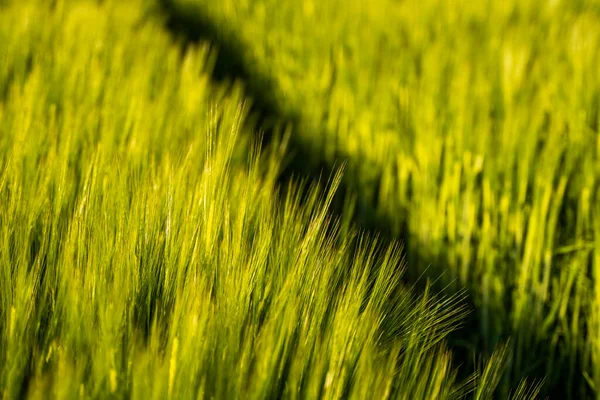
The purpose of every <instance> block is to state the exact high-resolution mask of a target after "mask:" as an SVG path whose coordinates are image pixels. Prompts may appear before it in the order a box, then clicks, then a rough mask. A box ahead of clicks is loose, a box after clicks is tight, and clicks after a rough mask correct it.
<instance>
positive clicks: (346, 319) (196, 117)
mask: <svg viewBox="0 0 600 400" xmlns="http://www.w3.org/2000/svg"><path fill="white" fill-rule="evenodd" d="M156 9H157V8H156V7H155V6H154V4H153V3H151V2H145V1H142V0H139V1H138V0H130V1H120V0H114V1H86V0H81V1H75V0H73V1H68V0H66V1H60V0H59V1H55V2H47V1H43V0H39V1H14V2H12V1H11V2H7V3H6V4H1V5H0V396H1V397H2V398H3V399H13V398H40V399H42V398H43V399H45V398H68V399H71V398H143V399H148V398H156V399H167V398H177V399H179V398H182V399H188V398H189V399H191V398H219V399H232V398H233V399H235V398H243V399H246V398H256V399H265V398H280V397H285V398H332V399H334V398H357V399H358V398H367V397H372V398H399V399H450V398H458V397H462V396H464V395H468V394H471V395H472V397H474V398H477V399H487V398H491V396H492V393H493V392H494V389H495V387H496V386H497V385H498V381H499V378H500V377H501V375H502V371H503V369H504V368H505V367H506V365H507V362H508V360H509V355H510V354H509V353H510V349H509V348H508V347H506V346H501V347H500V348H499V350H498V352H497V353H496V354H495V355H494V356H493V357H492V358H491V359H490V361H489V363H488V364H487V366H486V367H485V368H482V369H481V373H480V375H477V374H473V375H471V376H470V378H468V379H466V380H459V379H457V377H456V365H453V364H452V356H451V354H450V352H448V351H447V350H446V346H445V343H444V340H445V337H446V336H447V334H448V333H449V332H450V331H452V330H453V329H455V328H456V327H457V326H458V324H459V323H460V321H461V318H462V317H463V315H464V313H465V307H464V305H463V303H462V297H464V293H463V294H462V295H459V296H451V297H440V296H433V295H431V294H430V293H428V292H426V293H421V294H419V295H417V294H415V293H414V291H413V290H412V289H411V287H410V286H407V285H405V284H403V283H402V281H401V277H402V272H403V270H404V267H403V266H404V264H403V262H402V259H401V254H400V250H399V247H398V246H397V245H395V244H392V245H390V246H387V245H386V246H384V245H381V244H378V240H377V239H376V238H375V237H372V236H368V235H364V234H362V233H360V232H359V231H358V230H357V229H356V228H355V227H354V226H353V225H351V224H349V223H348V222H347V220H346V219H344V222H343V223H342V222H340V221H338V220H335V219H332V218H331V217H330V215H329V213H328V209H329V204H330V202H331V198H332V196H333V192H332V191H323V190H321V189H320V188H319V185H315V184H312V185H311V184H302V183H298V182H290V183H289V184H288V186H287V187H285V188H282V187H279V186H278V185H277V184H276V178H277V176H278V171H279V168H280V163H281V158H282V154H283V151H284V149H285V140H282V141H280V142H274V143H272V145H271V146H270V147H269V148H268V149H264V151H259V149H258V148H257V146H256V145H255V142H256V141H255V140H254V139H253V137H254V136H253V134H252V132H249V131H248V130H247V128H245V124H244V121H245V119H246V118H247V111H246V110H247V105H246V104H247V102H246V100H245V99H244V94H243V93H242V91H241V90H240V89H239V88H238V87H237V86H235V85H234V86H232V87H229V88H223V87H220V86H218V85H215V84H213V83H211V82H210V68H209V67H208V65H209V64H210V62H209V61H208V60H209V59H210V57H209V56H208V52H207V50H206V47H195V48H188V49H187V50H186V51H185V52H182V51H181V47H180V46H179V45H178V43H176V42H174V41H173V39H172V38H171V37H170V35H169V33H168V32H166V31H165V30H164V29H163V26H162V19H161V18H160V17H159V16H157V15H156ZM288 137H289V136H288ZM285 138H286V136H283V139H285ZM331 180H332V181H333V185H332V187H333V188H334V189H335V187H336V186H337V184H338V183H339V180H340V174H339V173H334V174H332V178H331ZM307 185H308V186H309V188H308V189H306V186H307ZM284 189H285V190H284ZM305 189H306V190H305ZM334 189H333V190H334ZM515 389H516V392H515V398H527V397H533V396H534V395H535V393H536V391H537V387H528V386H527V385H526V384H524V383H522V384H520V385H519V386H517V385H515Z"/></svg>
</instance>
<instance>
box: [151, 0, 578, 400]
mask: <svg viewBox="0 0 600 400" xmlns="http://www.w3.org/2000/svg"><path fill="white" fill-rule="evenodd" d="M159 2H160V4H161V6H162V10H161V11H162V12H163V13H164V18H165V24H166V26H167V29H168V30H169V31H170V32H171V33H172V34H173V35H174V36H175V37H177V38H178V39H180V40H181V42H182V46H183V48H184V51H185V49H186V48H187V47H188V45H190V44H194V43H198V42H207V43H210V45H211V46H212V47H213V48H214V49H215V50H216V58H215V60H214V68H213V70H212V77H213V79H214V80H215V81H217V82H220V83H222V84H229V83H231V82H233V81H241V82H242V83H243V85H244V90H245V93H246V95H247V96H248V97H249V98H250V99H251V101H252V105H251V109H250V116H251V117H250V118H249V119H248V121H247V123H248V124H250V128H251V129H252V130H253V131H258V130H260V132H261V134H262V145H263V147H265V146H268V145H269V144H270V143H272V142H273V141H274V140H276V139H277V138H278V137H279V132H280V131H281V129H280V128H281V127H282V126H283V124H285V125H289V126H291V127H292V128H293V129H294V128H295V127H298V126H299V125H300V122H301V117H300V114H299V113H297V112H293V111H289V110H287V111H284V110H283V109H282V108H281V107H280V105H279V104H277V101H276V99H275V95H274V94H275V93H276V90H277V88H276V85H275V83H274V82H273V81H272V80H271V79H270V78H268V77H267V76H265V74H263V73H261V71H260V70H259V68H258V67H257V66H255V65H252V63H251V62H249V60H246V59H245V56H244V54H245V52H244V41H243V40H242V39H241V38H239V37H238V36H237V35H236V34H235V33H234V32H230V31H227V27H225V26H221V25H217V24H216V23H215V21H213V20H212V19H211V18H209V17H207V16H206V15H204V14H202V13H201V12H198V11H199V10H194V12H193V13H191V12H186V10H181V9H179V8H178V7H176V6H175V5H173V4H172V2H171V1H170V0H159ZM187 11H189V10H187ZM289 140H290V142H289V145H288V147H287V148H288V154H286V163H285V165H284V167H283V169H282V171H281V173H280V175H279V178H278V181H279V184H280V186H281V188H285V187H286V186H287V185H288V184H289V182H290V181H292V180H294V181H297V180H299V179H308V180H309V182H310V181H320V182H323V181H324V179H325V180H326V179H327V177H330V176H332V175H333V174H334V171H335V170H336V169H338V168H339V166H340V165H342V164H343V163H345V162H346V161H347V160H346V157H344V156H343V155H341V156H339V157H338V159H337V160H336V161H335V162H334V163H331V162H326V161H325V160H324V157H322V156H320V155H321V154H322V153H321V152H320V151H319V150H318V149H317V148H316V146H315V145H311V144H310V143H305V142H304V141H302V140H301V139H300V138H299V137H298V136H297V135H294V134H292V135H291V137H290V139H289ZM348 167H349V168H352V165H348ZM358 167H359V166H354V168H358ZM348 172H349V173H348ZM352 176H353V174H352V171H351V170H350V171H348V170H347V173H346V174H344V179H343V180H342V182H341V185H340V187H339V189H338V190H337V192H336V197H335V198H334V201H333V204H332V214H333V216H334V217H341V216H342V213H344V214H343V217H344V219H348V218H350V219H351V220H352V222H353V223H354V224H355V225H357V226H358V227H359V228H361V229H362V230H364V231H366V232H368V233H370V234H371V236H374V235H377V236H378V237H379V238H380V241H381V242H383V243H384V244H385V243H391V242H392V241H399V242H401V243H403V244H404V253H405V260H406V262H407V265H408V270H407V273H406V277H405V279H406V281H407V283H409V284H410V285H411V286H414V287H415V288H416V289H417V290H422V289H424V288H425V284H426V279H423V278H420V276H421V275H422V274H423V269H422V268H416V269H414V266H429V269H428V270H427V272H426V275H427V276H428V277H429V278H430V279H436V278H439V277H440V276H441V275H442V274H443V273H444V271H445V270H447V268H446V267H445V261H444V260H447V259H448V258H447V254H444V253H441V254H439V255H437V256H431V254H430V253H429V252H426V251H425V249H423V245H422V243H419V241H418V240H417V239H415V238H411V236H410V235H409V234H408V232H409V230H408V228H407V227H406V226H404V227H400V228H399V229H398V227H393V226H391V224H390V222H389V219H387V218H385V216H382V215H377V213H376V212H375V207H374V205H375V204H376V201H377V199H376V193H377V192H378V190H377V189H378V188H377V186H378V183H377V182H378V181H379V178H376V179H375V184H374V186H375V187H374V190H373V191H372V193H371V194H365V193H364V191H361V190H359V187H358V185H357V184H356V183H355V181H353V179H352ZM325 190H327V187H325ZM350 196H351V197H352V198H353V199H355V201H356V204H355V207H354V208H353V211H352V215H351V216H349V215H348V212H349V210H348V208H347V207H346V205H347V201H346V200H347V199H348V198H349V197H350ZM399 212H402V211H399ZM393 232H400V233H399V234H398V233H397V234H394V233H393ZM411 266H412V268H413V269H411ZM436 280H437V281H438V282H439V286H437V287H436V289H440V290H441V289H443V290H445V292H446V294H448V295H454V294H456V293H457V289H448V288H449V287H451V286H448V280H447V279H443V278H442V279H436ZM468 289H469V288H467V290H468ZM466 301H467V303H468V304H467V306H468V308H469V309H470V310H475V305H474V303H473V301H472V299H471V298H470V296H467V297H466ZM498 306H499V307H506V305H498ZM477 314H478V313H477V312H471V313H470V314H469V315H468V317H467V318H466V319H465V320H464V321H463V325H462V327H461V328H460V329H458V330H457V331H455V332H454V333H452V334H451V335H450V337H449V340H448V343H449V345H450V348H451V350H452V353H453V357H454V363H455V364H454V365H455V366H458V368H459V369H458V371H459V377H461V378H465V377H467V376H468V375H469V374H471V373H472V372H473V371H474V370H475V368H477V366H478V364H479V362H480V361H481V360H478V359H476V355H481V354H486V355H487V356H489V355H490V352H491V350H492V347H494V345H495V344H493V343H486V342H485V340H483V337H482V335H481V332H482V329H481V325H482V324H481V321H480V320H479V319H478V317H477ZM505 339H506V338H505V337H499V338H498V340H499V341H504V340H505ZM536 344H537V345H538V346H539V347H538V348H537V349H532V354H526V355H522V357H525V359H526V360H531V363H530V364H534V363H535V361H539V360H540V356H541V357H542V360H543V356H542V355H541V354H536V352H539V351H543V350H544V349H549V348H551V347H552V346H551V345H550V343H549V342H548V341H547V340H544V341H539V340H538V341H537V342H536ZM546 354H547V353H546ZM579 356H580V355H579V354H575V355H573V357H579ZM540 364H542V366H541V367H536V368H532V369H529V370H527V371H524V370H523V371H520V372H518V373H517V375H519V376H510V377H509V376H505V377H504V379H507V380H508V382H509V385H510V387H512V388H513V389H514V388H516V387H517V385H518V383H519V380H520V379H521V378H522V377H523V376H525V375H527V377H528V381H529V382H531V380H532V379H538V378H543V377H544V376H545V374H546V372H545V371H544V369H543V363H540ZM564 364H565V365H561V366H560V369H561V370H560V372H559V375H558V376H557V377H548V378H549V379H547V380H546V385H545V387H544V389H543V391H542V394H543V395H551V396H552V398H557V399H559V398H569V397H573V393H572V390H571V389H570V388H581V387H585V386H587V385H586V384H585V382H584V378H583V375H582V374H581V373H580V372H579V371H573V370H572V369H571V368H569V366H568V365H566V364H568V363H564ZM538 365H539V364H538ZM555 367H556V366H555ZM521 375H522V376H521ZM567 376H570V377H571V378H572V381H571V382H570V383H567V382H566V381H565V380H563V379H560V377H567ZM555 378H558V379H555ZM498 395H499V396H500V397H506V396H507V393H498ZM500 397H499V398H500Z"/></svg>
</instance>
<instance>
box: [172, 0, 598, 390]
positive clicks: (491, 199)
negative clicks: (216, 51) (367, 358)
mask: <svg viewBox="0 0 600 400" xmlns="http://www.w3.org/2000/svg"><path fill="white" fill-rule="evenodd" d="M174 3H175V4H176V7H175V8H173V10H175V12H178V13H182V14H184V13H185V14H186V15H188V16H189V15H194V14H195V15H197V16H202V17H203V18H204V19H207V20H209V21H211V23H212V24H213V25H214V26H216V28H213V31H215V32H219V36H220V38H219V40H221V41H232V42H234V43H238V44H237V47H236V48H239V49H240V50H241V51H242V54H241V55H240V57H241V58H242V60H243V63H244V64H245V65H247V66H248V70H250V71H252V74H254V76H253V77H254V78H255V79H256V80H257V81H259V82H261V81H268V82H270V83H271V84H272V91H273V93H274V94H273V98H274V101H275V102H276V103H277V104H278V106H279V107H280V109H281V115H282V117H284V118H292V117H293V118H294V119H295V120H296V121H297V129H296V134H297V136H298V138H299V140H300V141H301V143H302V145H304V146H307V147H308V148H310V149H311V150H310V151H308V153H310V154H313V155H314V157H315V158H317V157H318V158H320V159H322V160H325V161H326V162H327V163H329V164H330V165H332V164H333V163H334V162H335V161H336V160H345V161H347V165H348V170H347V173H346V174H345V178H346V181H347V182H348V184H349V186H350V187H351V188H352V192H353V193H357V194H358V196H359V200H360V202H359V208H358V215H357V218H358V219H359V220H362V221H364V222H366V223H370V222H371V221H373V220H376V221H378V222H377V224H378V226H379V228H381V229H387V230H389V231H391V233H392V234H393V235H394V236H398V237H401V238H403V239H404V240H405V241H406V244H407V247H406V252H407V260H408V266H409V269H408V272H409V274H410V276H412V277H416V276H420V275H421V274H422V273H423V271H426V270H427V273H428V274H429V275H430V276H432V277H434V278H436V277H437V276H439V274H440V273H445V274H444V276H443V277H442V280H441V281H440V282H442V284H444V285H447V284H451V287H452V288H454V289H458V288H461V287H467V288H468V290H469V297H470V298H471V299H472V301H473V302H474V304H475V321H476V322H475V325H474V326H472V327H470V328H472V329H471V331H470V332H465V334H464V336H463V337H462V338H461V339H463V340H464V341H466V342H467V343H468V346H473V347H474V348H477V349H480V350H482V351H484V352H485V351H491V349H493V347H494V346H495V345H496V343H497V342H498V340H499V339H501V338H504V337H508V336H509V337H511V338H512V341H511V347H512V349H513V351H514V353H515V355H516V356H515V359H514V360H513V362H512V363H511V365H510V369H509V372H508V374H507V379H506V380H505V381H504V384H506V385H507V386H506V387H505V388H504V389H507V388H508V387H510V386H512V385H514V382H515V381H518V379H520V378H521V377H522V376H525V375H531V374H533V375H536V376H547V385H546V393H552V394H554V395H555V396H559V398H564V397H566V396H567V395H569V396H571V397H572V398H577V399H579V398H582V397H586V396H594V397H598V396H600V392H599V390H600V358H599V357H600V352H599V350H600V331H599V329H600V325H599V323H600V319H599V317H600V314H599V313H600V297H599V296H600V287H599V284H600V283H599V281H598V276H597V275H598V271H599V268H600V249H599V247H598V243H599V241H600V231H599V228H600V215H599V213H598V212H599V211H600V209H598V206H597V204H598V193H597V183H598V178H599V177H600V168H599V166H600V159H599V154H598V150H599V148H600V140H599V136H598V133H599V132H598V129H599V128H598V127H599V125H600V68H599V67H598V65H600V4H599V3H598V2H597V1H585V0H582V1H560V0H556V1H547V0H526V1H512V0H510V1H444V2H440V1H438V0H430V1H429V0H425V1H423V0H418V1H412V0H407V1H396V0H377V1H375V2H373V1H370V2H366V1H360V0H351V1H347V0H344V1H341V0H328V1H322V0H321V1H317V0H287V1H279V0H258V1H244V0H223V1H218V2H215V1H210V0H175V1H174ZM207 16H208V17H207ZM251 81H252V79H251ZM297 116H299V117H297ZM457 344H458V342H457ZM557 390H558V391H557ZM501 393H505V392H501Z"/></svg>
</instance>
